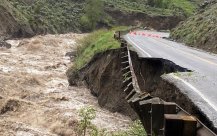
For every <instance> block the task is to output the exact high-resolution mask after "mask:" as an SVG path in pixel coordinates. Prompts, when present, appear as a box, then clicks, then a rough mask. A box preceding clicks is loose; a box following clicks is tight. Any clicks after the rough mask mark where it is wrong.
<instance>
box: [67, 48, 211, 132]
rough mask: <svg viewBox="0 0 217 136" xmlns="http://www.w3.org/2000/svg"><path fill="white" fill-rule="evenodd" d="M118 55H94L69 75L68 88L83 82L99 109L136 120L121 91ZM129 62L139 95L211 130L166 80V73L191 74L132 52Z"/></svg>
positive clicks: (114, 52) (168, 62) (184, 95)
mask: <svg viewBox="0 0 217 136" xmlns="http://www.w3.org/2000/svg"><path fill="white" fill-rule="evenodd" d="M120 54H121V51H120V50H119V49H116V50H109V51H106V52H103V53H99V54H96V55H95V56H94V57H93V58H92V60H91V61H90V62H89V63H88V64H87V65H86V66H85V67H84V68H82V69H80V70H79V71H76V72H71V71H68V78H69V82H70V84H71V85H79V84H80V83H81V81H84V82H85V83H86V85H87V86H88V87H89V88H90V90H91V92H92V94H94V95H95V96H96V97H97V98H98V101H99V104H100V106H103V107H106V108H108V109H109V110H111V111H115V112H120V113H122V114H125V115H128V116H130V117H131V118H133V119H134V118H136V117H137V116H136V114H135V112H134V111H132V109H131V107H130V106H129V104H128V103H127V101H126V100H125V97H126V96H125V93H124V90H123V88H122V81H123V79H122V73H121V60H120ZM131 58H132V62H133V66H134V70H135V74H136V77H137V81H138V85H139V87H140V89H141V91H144V92H148V93H150V94H151V95H152V96H154V97H159V98H161V99H163V100H165V101H167V102H175V103H177V104H178V105H180V106H181V107H182V108H183V109H185V110H186V111H187V112H189V113H190V114H192V115H194V116H197V117H198V118H199V119H200V120H202V121H203V123H205V124H206V125H207V126H208V127H209V128H211V129H212V130H214V128H213V126H212V124H211V123H210V121H209V120H208V119H207V118H206V116H205V115H203V114H202V112H200V110H199V109H198V108H197V107H196V105H195V104H194V103H193V102H192V101H191V100H190V99H189V98H188V96H187V95H186V94H183V93H182V91H180V89H179V88H178V87H176V85H175V84H173V83H172V82H170V80H169V79H167V74H169V73H176V72H190V70H188V69H185V68H183V67H180V66H178V65H176V64H175V63H173V62H171V61H169V60H164V59H160V58H159V59H156V58H155V59H154V58H139V57H138V55H137V54H136V53H135V52H131Z"/></svg>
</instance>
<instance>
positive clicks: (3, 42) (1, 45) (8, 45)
mask: <svg viewBox="0 0 217 136" xmlns="http://www.w3.org/2000/svg"><path fill="white" fill-rule="evenodd" d="M0 47H3V48H7V49H10V48H11V44H9V43H7V42H5V41H0Z"/></svg>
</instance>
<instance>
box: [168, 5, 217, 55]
mask: <svg viewBox="0 0 217 136" xmlns="http://www.w3.org/2000/svg"><path fill="white" fill-rule="evenodd" d="M216 15H217V3H216V4H214V5H211V6H208V7H207V8H206V9H205V10H204V11H200V12H199V13H198V14H196V15H194V16H192V17H190V18H189V19H187V20H186V21H185V22H182V23H180V25H179V26H178V27H177V28H175V29H174V30H173V31H172V33H171V37H172V38H174V39H176V40H178V41H181V42H184V43H186V44H188V45H191V46H194V47H198V48H202V49H205V50H207V51H211V52H215V53H217V38H216V37H217V27H216V26H217V18H216Z"/></svg>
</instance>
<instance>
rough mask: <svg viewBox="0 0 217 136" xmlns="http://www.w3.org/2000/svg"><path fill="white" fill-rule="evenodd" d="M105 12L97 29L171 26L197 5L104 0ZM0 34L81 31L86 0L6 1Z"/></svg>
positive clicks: (174, 1) (0, 16) (171, 1)
mask: <svg viewBox="0 0 217 136" xmlns="http://www.w3.org/2000/svg"><path fill="white" fill-rule="evenodd" d="M101 1H103V2H104V6H103V7H104V11H105V12H104V11H102V12H103V13H104V14H103V16H101V20H100V21H99V22H98V26H97V28H101V27H111V26H113V25H142V26H148V27H152V28H155V29H171V28H173V27H175V26H176V25H177V23H178V22H180V21H181V20H183V19H185V18H186V17H187V16H189V15H191V14H193V12H194V11H195V10H196V8H197V4H195V3H194V2H190V1H188V0H164V1H161V0H160V1H159V0H154V3H153V1H152V0H151V1H150V0H101ZM0 6H1V8H0V10H1V11H2V12H1V14H0V19H1V20H3V21H2V22H0V26H1V27H0V37H1V35H9V36H11V35H12V36H13V37H14V36H15V37H20V36H27V35H29V36H31V35H34V34H44V33H66V32H81V30H82V25H81V23H80V22H81V21H80V20H81V17H82V15H83V14H84V12H85V11H84V8H85V6H86V1H85V0H2V2H1V3H0Z"/></svg>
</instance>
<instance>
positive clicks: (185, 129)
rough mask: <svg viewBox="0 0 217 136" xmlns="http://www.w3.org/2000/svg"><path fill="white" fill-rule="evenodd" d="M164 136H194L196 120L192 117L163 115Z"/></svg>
mask: <svg viewBox="0 0 217 136" xmlns="http://www.w3.org/2000/svg"><path fill="white" fill-rule="evenodd" d="M164 118H165V121H164V123H165V125H164V126H165V136H196V128H197V120H196V119H195V118H194V117H193V116H184V115H175V114H165V115H164Z"/></svg>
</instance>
